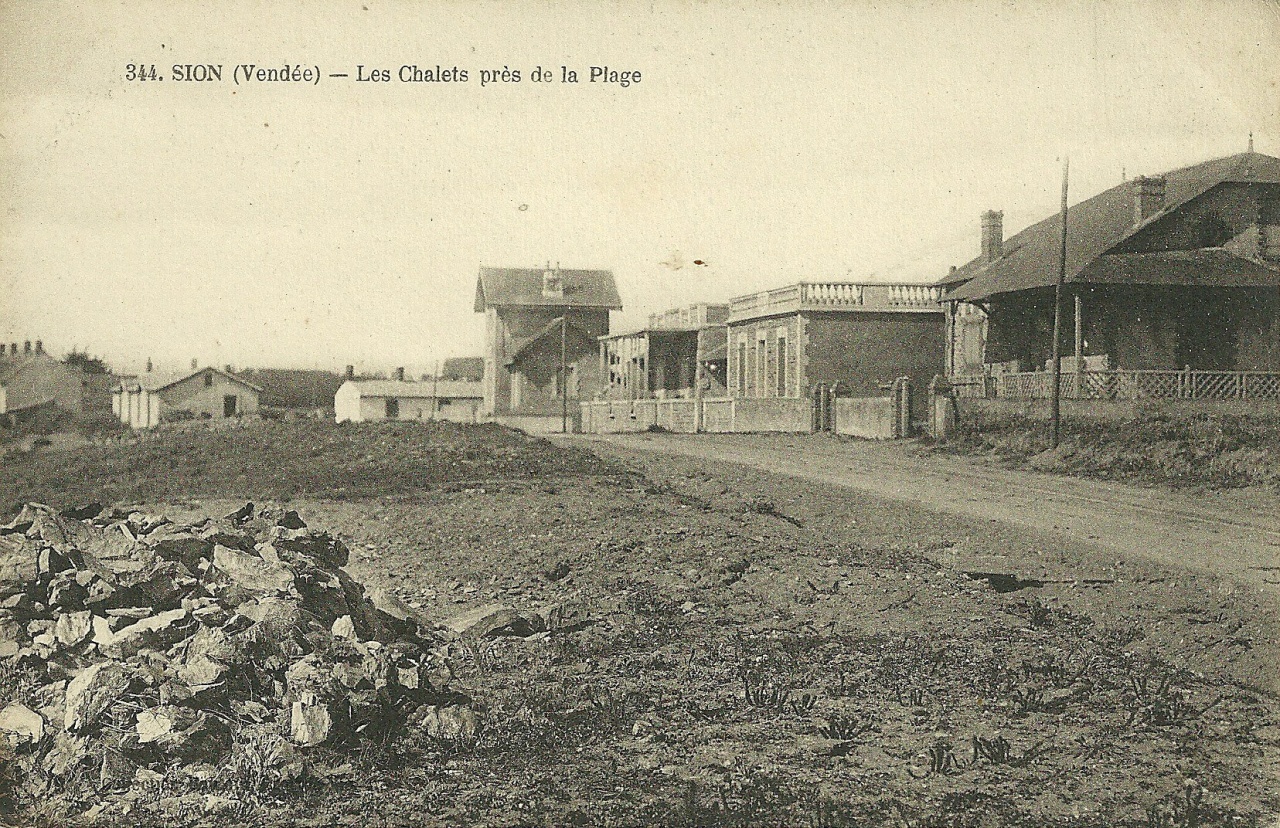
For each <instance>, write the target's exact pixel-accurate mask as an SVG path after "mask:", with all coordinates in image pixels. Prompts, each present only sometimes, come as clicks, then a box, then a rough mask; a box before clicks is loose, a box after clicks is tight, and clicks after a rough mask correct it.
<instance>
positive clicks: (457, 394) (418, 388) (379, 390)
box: [343, 380, 484, 400]
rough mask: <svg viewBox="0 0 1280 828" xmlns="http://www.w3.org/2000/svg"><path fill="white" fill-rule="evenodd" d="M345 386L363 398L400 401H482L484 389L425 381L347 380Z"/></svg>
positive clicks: (469, 384)
mask: <svg viewBox="0 0 1280 828" xmlns="http://www.w3.org/2000/svg"><path fill="white" fill-rule="evenodd" d="M343 384H344V385H354V386H355V387H356V390H357V391H359V392H360V396H362V397H396V398H398V399H402V400H407V399H431V398H433V397H434V398H438V399H453V400H457V399H470V398H476V399H482V398H483V397H484V387H483V386H482V385H481V384H480V383H478V382H470V381H467V380H435V381H432V380H424V381H422V382H400V381H399V380H347V381H346V382H345V383H343Z"/></svg>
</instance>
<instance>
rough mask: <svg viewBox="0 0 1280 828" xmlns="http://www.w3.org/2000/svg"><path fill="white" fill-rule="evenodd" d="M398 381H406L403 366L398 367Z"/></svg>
mask: <svg viewBox="0 0 1280 828" xmlns="http://www.w3.org/2000/svg"><path fill="white" fill-rule="evenodd" d="M396 382H404V369H403V368H397V369H396Z"/></svg>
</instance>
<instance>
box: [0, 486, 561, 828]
mask: <svg viewBox="0 0 1280 828" xmlns="http://www.w3.org/2000/svg"><path fill="white" fill-rule="evenodd" d="M348 557H349V552H348V550H347V547H346V546H345V545H344V544H343V543H342V542H341V541H340V540H337V539H336V538H333V537H330V536H329V535H328V534H326V533H324V532H319V531H313V530H311V529H308V528H307V526H306V524H305V523H304V522H303V521H302V519H301V518H300V517H299V516H298V514H297V513H296V512H292V511H281V510H256V509H255V508H254V506H253V504H251V503H250V504H246V505H245V506H244V507H243V508H241V509H239V510H237V511H236V512H233V513H232V514H230V515H227V516H225V517H223V518H206V519H204V520H201V521H199V522H196V523H192V524H189V525H188V524H179V523H174V522H172V521H169V520H168V519H166V518H164V517H161V516H158V515H149V514H145V513H143V512H140V511H137V510H118V509H117V510H112V509H103V508H102V507H101V506H98V505H96V504H95V505H94V506H92V507H86V508H85V509H81V510H75V511H69V512H63V513H61V514H60V513H58V512H56V511H55V510H53V509H51V508H49V507H47V506H43V505H40V504H35V503H30V504H27V505H26V506H25V507H24V508H23V509H22V511H21V513H20V514H19V515H18V516H17V517H16V518H15V519H14V520H13V521H11V522H10V523H8V524H6V525H3V526H0V660H3V661H4V662H6V663H9V664H15V665H16V666H18V667H19V668H27V669H28V670H30V671H33V672H34V674H35V675H37V676H39V677H40V680H41V681H42V682H43V685H42V686H40V687H39V688H38V689H36V690H35V691H34V693H31V694H29V695H30V696H31V697H30V698H28V697H27V696H24V697H23V701H13V702H11V703H9V704H8V705H7V706H5V707H3V709H0V747H3V748H4V749H5V750H6V751H7V753H8V754H11V755H12V756H13V757H15V759H14V761H15V762H16V766H17V769H18V775H19V778H20V779H21V780H22V782H23V785H24V787H25V789H26V790H27V791H28V792H29V793H30V794H31V795H33V796H39V795H40V794H41V793H43V792H45V791H47V790H49V789H50V784H51V782H52V780H53V778H54V777H67V776H68V775H69V774H72V773H73V772H75V771H77V770H79V771H82V775H83V777H84V778H89V779H95V780H98V781H99V782H100V784H101V786H102V787H103V788H104V789H105V788H107V787H111V786H118V785H120V784H124V785H126V786H127V785H128V784H129V783H130V782H135V781H136V780H138V779H142V778H144V777H145V778H149V777H147V776H146V775H148V774H155V773H167V772H169V770H170V769H171V768H173V767H174V766H175V765H187V766H188V770H192V769H200V768H209V767H212V768H215V769H216V768H218V767H219V766H220V765H222V764H224V763H226V762H227V760H228V759H229V757H231V755H232V754H233V752H234V750H235V749H236V748H237V746H238V745H239V746H241V748H243V745H245V744H254V745H258V746H267V747H264V748H262V750H264V751H265V758H264V761H265V762H266V764H267V765H268V767H269V768H271V769H272V771H273V772H275V773H276V774H278V776H279V777H280V778H296V777H297V776H299V775H301V774H302V773H303V772H304V768H305V767H306V761H305V757H306V753H307V751H308V750H310V749H313V748H316V747H318V746H321V745H325V746H328V747H330V748H333V749H338V750H342V749H347V748H351V747H354V746H356V745H357V744H358V743H359V742H361V741H363V740H369V739H377V738H381V737H384V736H385V735H387V734H388V733H390V732H393V731H394V730H396V729H399V728H404V727H419V728H421V729H422V730H423V731H424V732H425V733H426V734H427V735H428V736H431V737H433V738H440V739H446V740H454V741H456V740H459V739H469V738H474V737H475V735H476V734H477V732H478V731H479V729H480V727H481V720H480V717H479V715H478V714H477V712H476V711H474V710H473V709H472V706H471V704H470V699H468V698H467V697H466V696H465V695H464V694H462V693H459V692H457V691H456V690H453V689H451V688H450V687H449V684H448V680H449V677H450V673H449V670H448V666H447V662H446V661H445V658H446V657H447V655H448V653H449V644H448V641H449V640H452V639H456V638H458V637H460V636H464V635H465V636H468V637H470V636H480V635H492V634H499V633H505V634H511V633H516V634H529V633H530V632H532V629H533V626H532V624H531V622H530V621H528V620H526V619H524V618H522V617H521V616H519V615H518V614H516V613H515V612H513V611H511V610H510V609H508V608H505V607H503V608H495V607H488V608H485V609H484V611H483V612H479V613H474V614H472V615H471V617H469V618H468V619H465V620H462V621H459V620H455V621H454V622H451V625H449V626H446V627H442V628H433V625H431V624H429V623H427V622H426V621H425V620H424V619H423V618H422V617H421V616H419V614H418V613H417V612H416V611H415V610H413V609H411V608H410V607H408V606H406V605H405V604H404V603H402V602H401V601H399V600H398V599H396V598H395V596H393V595H390V594H389V593H384V592H380V591H370V592H366V590H365V589H364V587H363V586H362V585H361V584H359V583H358V582H356V581H355V580H354V579H352V578H351V577H350V576H349V575H348V574H347V573H346V572H344V571H343V569H342V567H343V566H345V565H346V563H347V561H348ZM539 620H540V619H535V620H534V622H533V624H537V625H538V626H540V627H541V626H543V625H544V624H545V622H543V623H542V624H539V623H538V621H539ZM23 702H25V703H23ZM192 772H193V773H195V772H196V770H192ZM214 799H216V797H215V798H214ZM202 806H203V807H204V809H205V810H206V811H209V812H217V811H218V810H219V809H220V808H222V807H223V806H224V803H222V802H220V801H218V802H214V801H212V800H211V801H208V802H205V801H202Z"/></svg>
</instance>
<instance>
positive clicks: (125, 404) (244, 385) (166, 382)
mask: <svg viewBox="0 0 1280 828" xmlns="http://www.w3.org/2000/svg"><path fill="white" fill-rule="evenodd" d="M260 393H262V389H261V388H259V387H258V386H257V385H254V384H253V383H251V382H248V381H246V380H243V379H241V378H240V377H237V376H236V375H235V374H229V373H227V372H226V371H222V370H219V369H217V368H201V369H199V370H196V371H191V372H189V373H186V374H159V373H150V372H149V373H146V374H143V375H142V376H139V377H130V378H128V379H126V380H124V381H123V382H121V383H120V385H118V386H117V387H116V389H115V391H114V392H113V393H112V397H111V410H112V412H114V413H115V415H116V417H118V418H119V419H120V422H122V423H124V424H126V425H128V426H131V427H132V428H149V427H150V426H154V425H158V424H159V423H160V422H161V420H162V419H165V418H166V417H171V416H173V414H172V412H176V411H184V412H186V413H187V415H188V416H190V417H193V418H199V419H221V418H224V417H240V416H243V415H245V414H256V413H257V411H258V395H259V394H260Z"/></svg>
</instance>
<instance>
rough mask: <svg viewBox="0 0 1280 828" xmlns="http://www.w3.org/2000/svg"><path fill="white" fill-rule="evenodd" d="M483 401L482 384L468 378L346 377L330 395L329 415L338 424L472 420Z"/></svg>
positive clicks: (463, 421) (470, 421) (462, 421)
mask: <svg viewBox="0 0 1280 828" xmlns="http://www.w3.org/2000/svg"><path fill="white" fill-rule="evenodd" d="M483 401H484V386H483V384H482V383H479V382H473V381H470V380H423V381H422V382H403V381H401V380H347V381H346V382H344V383H343V384H342V387H340V388H339V389H338V393H336V394H334V395H333V414H334V419H336V420H337V421H338V422H340V423H341V422H346V421H348V420H349V421H351V422H356V423H362V422H366V421H368V420H452V421H453V422H458V423H474V422H475V421H476V419H477V416H478V414H479V411H480V404H481V403H482V402H483Z"/></svg>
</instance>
